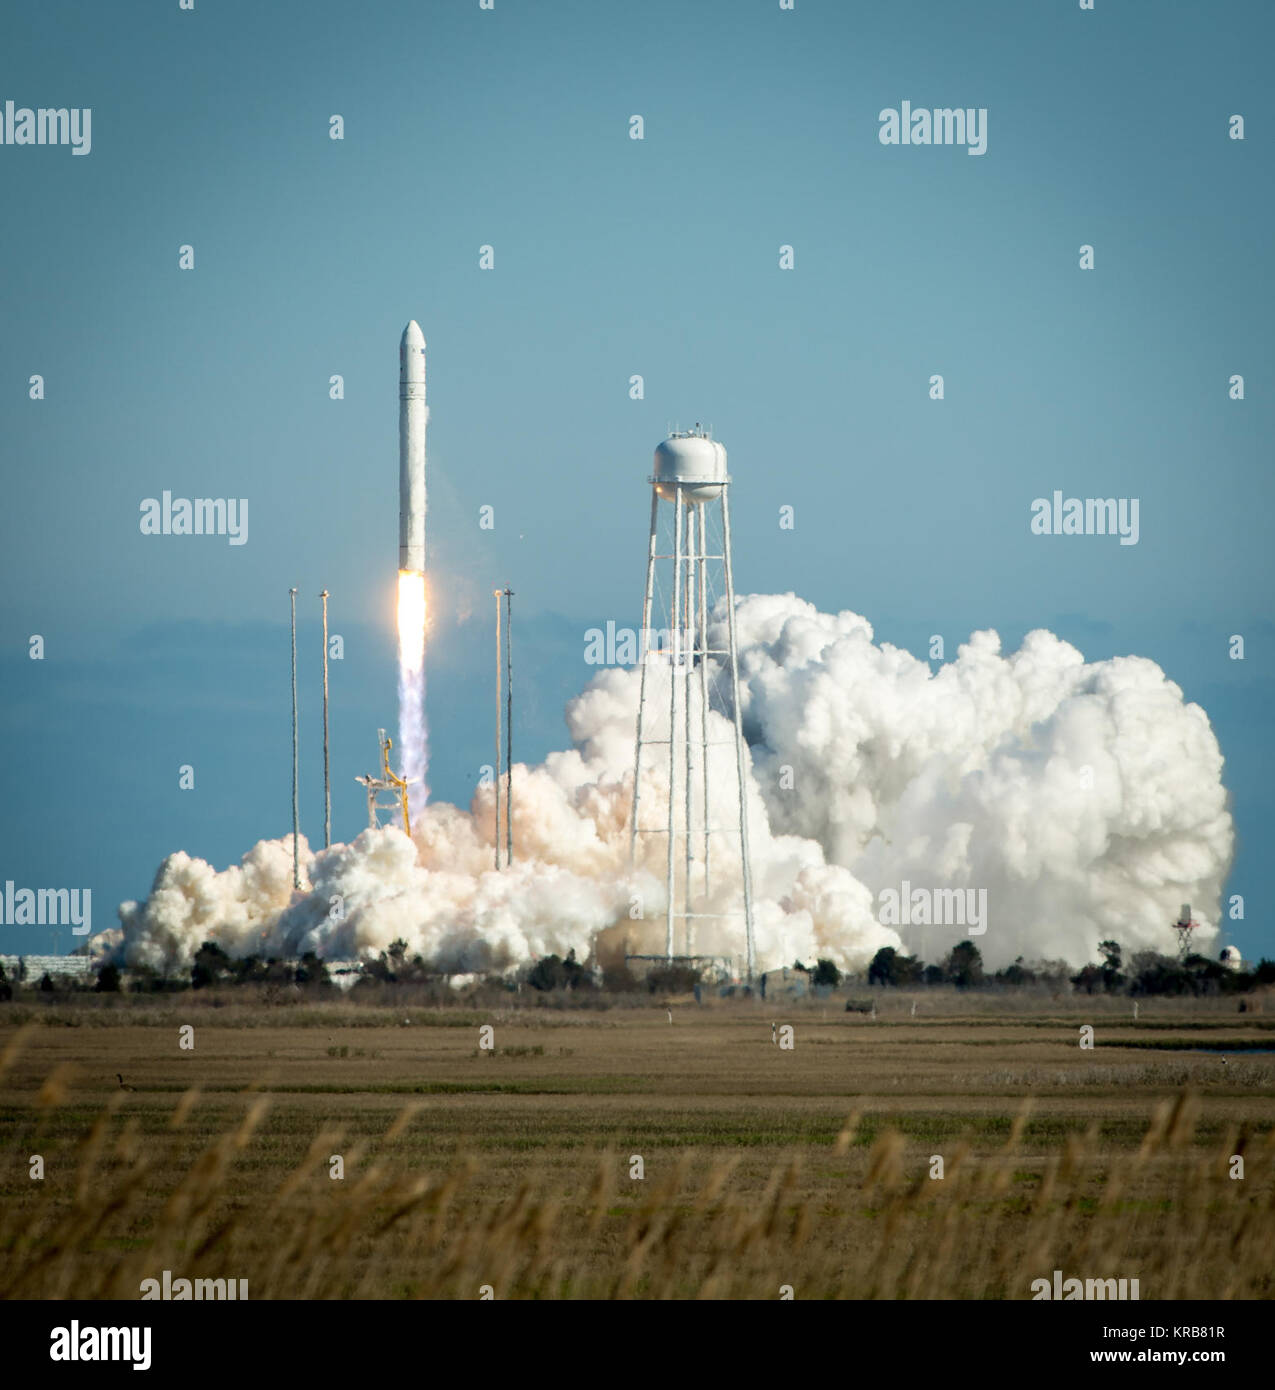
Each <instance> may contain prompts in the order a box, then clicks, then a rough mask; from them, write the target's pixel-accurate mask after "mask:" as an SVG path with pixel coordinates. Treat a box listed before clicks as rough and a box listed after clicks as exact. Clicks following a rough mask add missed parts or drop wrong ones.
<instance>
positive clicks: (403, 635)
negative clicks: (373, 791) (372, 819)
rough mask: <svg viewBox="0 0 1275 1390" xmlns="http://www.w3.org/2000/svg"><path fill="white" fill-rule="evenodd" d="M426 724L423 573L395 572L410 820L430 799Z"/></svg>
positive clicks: (403, 768)
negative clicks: (427, 776)
mask: <svg viewBox="0 0 1275 1390" xmlns="http://www.w3.org/2000/svg"><path fill="white" fill-rule="evenodd" d="M428 739H429V730H428V727H427V726H426V723H425V576H424V575H423V574H421V573H420V572H419V571H417V570H399V572H398V748H399V756H400V758H401V760H402V761H401V763H400V772H401V775H402V776H403V777H405V778H406V779H407V781H408V783H409V785H408V802H409V805H410V806H411V810H412V816H413V819H414V818H415V816H416V815H417V813H418V812H419V811H420V810H421V808H422V807H424V805H425V803H426V802H427V801H428V800H429V786H428V785H427V783H426V775H425V774H426V766H427V763H428V754H427V749H428Z"/></svg>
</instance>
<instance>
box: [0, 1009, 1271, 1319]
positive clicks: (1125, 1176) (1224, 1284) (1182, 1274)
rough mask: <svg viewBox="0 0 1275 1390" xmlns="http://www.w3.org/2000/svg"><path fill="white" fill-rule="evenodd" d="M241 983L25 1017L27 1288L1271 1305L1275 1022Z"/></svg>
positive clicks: (1, 1241)
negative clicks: (154, 1286)
mask: <svg viewBox="0 0 1275 1390" xmlns="http://www.w3.org/2000/svg"><path fill="white" fill-rule="evenodd" d="M230 1000H231V1002H229V1003H227V1002H226V999H225V998H224V997H223V998H222V999H221V1000H220V1005H221V1006H217V1005H218V1001H217V1000H214V999H212V998H211V997H206V998H198V999H196V998H194V997H192V996H177V997H175V998H165V999H163V1000H161V1001H151V1000H147V1001H144V1002H139V1003H137V1004H134V1003H133V1002H132V1001H131V1000H128V999H121V1000H119V1001H116V1006H115V1007H109V1008H108V1007H100V1006H98V1005H99V1004H100V1001H93V1003H94V1006H93V1007H88V1006H87V1005H86V1006H85V1007H77V1006H76V1005H75V1004H65V1003H64V1004H62V1005H60V1006H58V1007H14V1006H10V1008H9V1012H8V1013H7V1014H4V1013H0V1052H2V1054H3V1062H2V1063H0V1114H2V1120H0V1149H2V1151H3V1163H2V1164H0V1255H2V1258H0V1296H4V1297H88V1298H92V1297H124V1298H136V1297H137V1296H138V1290H139V1286H140V1283H141V1281H142V1280H143V1279H146V1278H152V1277H154V1278H158V1277H159V1276H161V1275H162V1273H163V1271H164V1270H165V1269H167V1270H170V1271H172V1274H173V1277H174V1278H177V1277H186V1278H197V1277H199V1278H234V1279H247V1280H248V1284H249V1296H250V1297H251V1298H253V1299H262V1298H289V1297H395V1298H396V1297H427V1298H428V1297H444V1298H454V1297H460V1298H477V1297H479V1296H481V1294H480V1291H481V1290H482V1289H483V1287H484V1286H488V1287H489V1288H490V1289H491V1291H492V1292H493V1293H494V1296H496V1297H498V1298H511V1297H542V1298H558V1297H678V1298H682V1297H747V1298H777V1297H779V1296H780V1292H781V1289H782V1288H783V1287H784V1286H791V1288H792V1290H793V1293H794V1294H795V1296H796V1297H798V1298H826V1297H838V1298H872V1297H878V1298H882V1297H883V1298H897V1297H919V1298H1030V1297H1031V1296H1032V1294H1031V1281H1032V1280H1033V1279H1036V1278H1041V1277H1044V1278H1049V1277H1050V1276H1051V1275H1052V1272H1053V1271H1054V1270H1055V1269H1061V1270H1062V1271H1063V1274H1064V1276H1075V1277H1079V1278H1094V1279H1099V1278H1103V1279H1105V1278H1130V1279H1131V1278H1136V1279H1138V1280H1139V1285H1140V1296H1141V1297H1142V1298H1143V1299H1155V1298H1228V1297H1250V1298H1251V1297H1270V1296H1272V1295H1273V1294H1275V1277H1273V1276H1272V1262H1271V1260H1270V1256H1269V1251H1270V1249H1271V1248H1272V1246H1273V1245H1275V1016H1271V1017H1270V1018H1266V1017H1263V1016H1261V1015H1260V1014H1259V1015H1254V1014H1252V1013H1249V1014H1245V1015H1237V1014H1236V1013H1235V1012H1234V1011H1233V1006H1229V1007H1227V1008H1226V1010H1225V1011H1223V1009H1222V1008H1220V1007H1217V1006H1216V1005H1215V1004H1214V1003H1212V1002H1206V1003H1203V1004H1199V1005H1196V1006H1194V1007H1191V1006H1187V1005H1182V1004H1178V1003H1177V1002H1176V1001H1174V1002H1173V1003H1172V1004H1164V1005H1160V1006H1158V1007H1157V1006H1155V1005H1153V1004H1144V1005H1143V1006H1142V1008H1141V1010H1140V1017H1139V1019H1138V1020H1137V1021H1136V1022H1135V1021H1134V1020H1133V1019H1132V1017H1131V1014H1130V1010H1129V1006H1128V1004H1127V1002H1123V1001H1122V1002H1121V1005H1120V1006H1119V1007H1118V1008H1117V1007H1115V1006H1114V1001H1106V1000H1087V999H1085V1000H1075V999H1064V1000H1045V1001H1040V1000H1037V1001H1035V1002H1034V1003H1033V1004H1032V1006H1031V1007H1025V1006H1015V1007H1012V1008H1009V1009H1002V1010H999V1011H997V1010H995V1009H994V1008H990V1007H988V1006H987V1004H988V999H987V997H986V996H977V997H976V998H975V999H973V1000H971V999H961V998H960V997H958V996H955V995H951V996H947V997H945V998H943V999H938V1000H936V999H935V998H933V997H931V996H925V997H923V998H922V1001H921V1003H920V1007H919V1013H918V1016H917V1017H913V1016H912V1015H911V1011H910V1002H909V998H908V996H897V995H896V996H893V997H891V998H890V1000H889V1004H888V1007H884V1006H883V1008H882V1009H881V1011H880V1012H879V1014H878V1017H877V1018H876V1019H872V1018H870V1017H868V1016H866V1015H860V1014H847V1013H845V1012H840V1011H839V1010H841V1009H842V1008H843V1004H842V1003H841V1002H840V1001H837V1000H830V1001H828V1002H827V1004H826V1005H823V1004H820V1003H819V1002H817V1001H811V1002H805V1003H801V1004H791V1005H784V1006H782V1007H781V1006H777V1005H774V1004H771V1005H766V1004H764V1003H761V1002H760V1001H751V1002H750V1001H738V1002H735V1001H714V1002H713V1004H712V1005H711V1006H708V1005H706V1006H705V1007H703V1008H697V1007H696V1006H695V1005H694V1004H693V1003H691V1002H689V1001H685V1002H675V1003H674V1004H673V1020H674V1021H673V1023H672V1024H670V1023H669V1021H668V1015H667V1014H666V1012H665V1007H664V1005H663V1004H661V1005H659V1006H658V1007H645V1008H618V1009H613V1010H609V1011H601V1010H596V1009H591V1010H581V1011H573V1010H570V1009H563V1010H556V1009H554V1010H550V1009H518V1008H505V1009H503V1010H493V1011H486V1010H473V1009H469V1010H466V1009H463V1008H456V1009H424V1008H412V1007H410V1006H409V1005H400V1006H398V1007H396V1008H393V1009H389V1008H381V1009H372V1008H368V1007H365V1006H356V1005H352V1004H350V1003H348V1002H339V1001H337V1002H332V1003H330V1004H314V1005H307V1004H298V1005H294V1006H282V1007H280V1006H276V1007H265V1006H259V1005H255V1004H245V1003H241V1002H238V1001H237V1000H236V999H235V998H234V996H233V995H232V996H230ZM993 1002H994V1001H993ZM772 1020H773V1021H777V1022H778V1023H779V1024H780V1025H784V1024H789V1025H791V1026H792V1029H793V1034H792V1043H793V1045H792V1047H791V1048H790V1049H789V1048H784V1047H781V1046H779V1045H777V1044H776V1043H774V1042H772V1035H771V1023H772ZM1086 1023H1087V1024H1091V1025H1092V1026H1093V1028H1094V1044H1095V1045H1094V1047H1093V1048H1091V1049H1088V1048H1086V1049H1082V1048H1081V1046H1080V1045H1079V1042H1080V1029H1081V1027H1082V1025H1083V1024H1086ZM183 1025H189V1026H190V1027H191V1028H192V1029H193V1035H192V1036H193V1047H191V1048H189V1049H183V1048H182V1047H181V1046H180V1045H179V1044H180V1039H181V1034H180V1031H179V1030H180V1029H181V1028H182V1026H183ZM483 1025H490V1026H491V1027H492V1029H493V1036H492V1039H491V1041H492V1043H493V1044H494V1046H493V1047H492V1048H491V1049H485V1048H483V1047H481V1046H480V1031H479V1030H480V1028H481V1027H482V1026H483ZM781 1038H782V1034H781ZM1223 1058H1225V1060H1223ZM116 1073H121V1074H122V1075H123V1077H124V1081H125V1084H126V1085H127V1086H129V1087H131V1088H132V1089H128V1090H125V1089H122V1088H121V1086H120V1083H119V1082H118V1081H117V1079H116ZM33 1155H39V1156H41V1158H42V1160H43V1173H44V1176H43V1177H42V1178H35V1179H33V1178H32V1177H31V1176H30V1173H31V1170H32V1163H31V1160H32V1156H33ZM1236 1156H1238V1157H1239V1158H1240V1159H1242V1161H1243V1163H1242V1167H1243V1177H1238V1176H1233V1174H1236V1173H1237V1172H1238V1166H1237V1164H1236V1162H1235V1159H1236ZM334 1157H335V1158H339V1159H340V1161H341V1164H342V1165H343V1176H340V1177H335V1178H334V1177H333V1176H332V1174H333V1172H335V1171H336V1165H335V1164H334V1161H333V1160H334ZM636 1159H640V1161H641V1163H640V1167H641V1170H642V1176H641V1177H637V1176H634V1174H635V1173H637V1172H638V1170H639V1164H638V1163H637V1162H635V1160H636ZM936 1159H941V1160H942V1165H943V1175H942V1177H938V1176H935V1174H936V1173H937V1163H936V1161H935V1160H936Z"/></svg>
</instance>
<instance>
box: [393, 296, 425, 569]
mask: <svg viewBox="0 0 1275 1390" xmlns="http://www.w3.org/2000/svg"><path fill="white" fill-rule="evenodd" d="M428 421H429V407H428V406H427V405H426V404H425V335H424V334H423V333H422V332H421V326H420V324H419V323H417V322H416V320H415V319H413V320H412V321H411V323H409V324H408V325H407V327H406V328H405V329H404V330H403V338H402V341H401V342H400V343H399V346H398V567H399V569H401V570H417V571H419V572H420V573H422V574H423V573H424V572H425V426H426V424H427V423H428Z"/></svg>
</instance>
